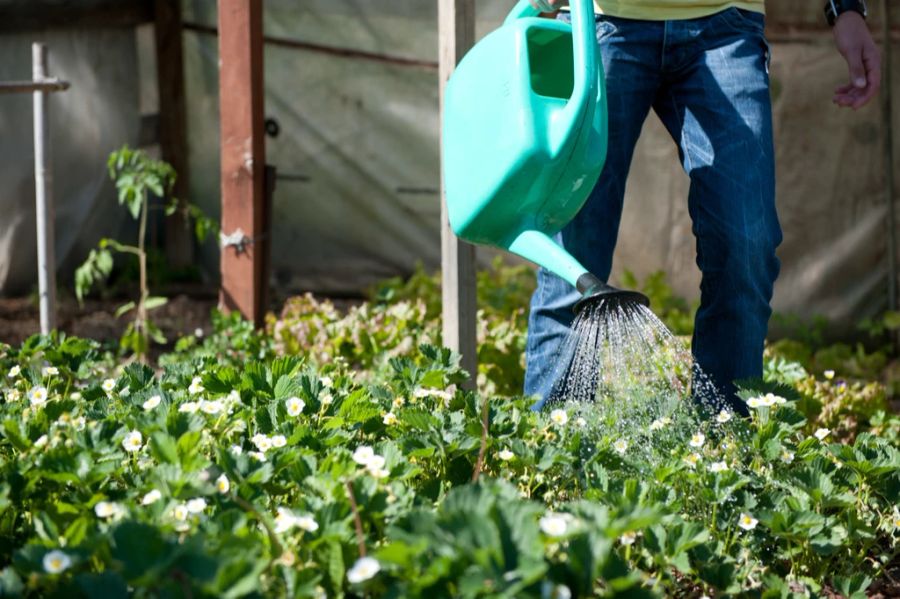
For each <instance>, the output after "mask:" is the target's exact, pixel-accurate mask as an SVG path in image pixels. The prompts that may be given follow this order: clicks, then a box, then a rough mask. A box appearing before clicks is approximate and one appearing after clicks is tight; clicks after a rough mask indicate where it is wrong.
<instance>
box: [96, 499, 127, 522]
mask: <svg viewBox="0 0 900 599" xmlns="http://www.w3.org/2000/svg"><path fill="white" fill-rule="evenodd" d="M123 511H124V510H123V509H122V506H120V505H119V504H118V503H114V502H112V501H99V502H97V505H95V506H94V513H95V514H97V517H98V518H114V517H117V516H121V515H122V513H123Z"/></svg>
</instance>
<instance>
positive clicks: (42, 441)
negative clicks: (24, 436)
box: [34, 435, 50, 449]
mask: <svg viewBox="0 0 900 599" xmlns="http://www.w3.org/2000/svg"><path fill="white" fill-rule="evenodd" d="M49 440H50V439H49V438H48V437H47V435H41V436H40V437H38V438H37V440H36V441H35V442H34V446H35V447H37V448H38V449H40V448H41V447H43V446H44V445H46V444H47V441H49Z"/></svg>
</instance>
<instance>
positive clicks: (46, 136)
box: [31, 43, 56, 335]
mask: <svg viewBox="0 0 900 599" xmlns="http://www.w3.org/2000/svg"><path fill="white" fill-rule="evenodd" d="M31 64H32V79H33V80H34V81H35V82H42V81H44V80H45V79H47V78H48V69H47V46H46V45H45V44H41V43H35V44H32V46H31ZM49 93H50V92H47V91H36V92H34V94H33V97H34V196H35V208H36V220H37V246H38V247H37V250H38V251H37V253H38V290H39V294H40V312H41V334H42V335H47V334H49V333H50V331H52V330H53V329H55V328H56V256H55V254H54V252H55V249H54V243H53V240H54V226H53V225H54V220H55V219H56V210H55V209H54V207H53V177H52V173H51V172H50V129H49V127H48V124H47V97H48V95H49Z"/></svg>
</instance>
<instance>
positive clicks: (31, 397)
mask: <svg viewBox="0 0 900 599" xmlns="http://www.w3.org/2000/svg"><path fill="white" fill-rule="evenodd" d="M47 396H48V393H47V388H46V387H41V386H40V385H38V386H37V387H32V388H31V389H30V390H29V391H28V401H30V402H31V405H33V406H42V405H44V404H45V403H47Z"/></svg>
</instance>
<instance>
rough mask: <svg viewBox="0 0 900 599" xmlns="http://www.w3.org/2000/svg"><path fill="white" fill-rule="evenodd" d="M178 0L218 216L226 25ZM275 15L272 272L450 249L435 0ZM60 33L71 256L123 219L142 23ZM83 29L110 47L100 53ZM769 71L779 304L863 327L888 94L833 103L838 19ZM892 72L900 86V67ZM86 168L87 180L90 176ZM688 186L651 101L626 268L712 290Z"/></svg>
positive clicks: (8, 122)
mask: <svg viewBox="0 0 900 599" xmlns="http://www.w3.org/2000/svg"><path fill="white" fill-rule="evenodd" d="M184 4H185V6H184V18H185V22H186V24H187V28H186V30H185V33H184V42H185V73H186V85H187V97H188V123H189V124H188V127H189V130H188V143H189V161H190V168H191V176H190V181H191V190H190V192H191V199H192V200H193V201H195V202H197V203H199V204H200V205H201V206H202V207H203V208H204V209H205V210H206V211H207V212H209V213H210V214H212V215H215V216H218V214H219V212H220V207H219V201H220V200H219V180H218V178H219V163H218V78H217V65H218V55H217V39H216V37H215V34H214V33H213V32H211V31H210V29H211V28H214V27H215V25H216V18H215V5H214V3H211V2H207V1H205V0H185V3H184ZM511 4H512V3H511V1H509V0H479V1H478V2H476V6H477V10H478V12H477V35H479V36H480V35H483V34H484V33H486V32H487V31H489V30H490V29H491V28H493V27H495V26H496V25H498V24H499V23H500V21H501V19H502V17H503V16H504V14H505V12H506V11H507V10H508V9H509V7H510V6H511ZM265 33H266V36H267V37H268V38H269V40H270V41H269V42H268V43H267V44H266V49H265V86H266V87H265V93H266V116H267V117H268V118H270V119H273V120H274V121H276V122H277V123H278V125H279V133H278V135H277V136H276V137H269V138H268V139H267V154H268V162H269V163H270V164H273V165H275V166H276V167H277V169H278V173H279V178H278V180H277V185H276V190H275V195H274V204H273V223H274V228H273V230H272V232H271V234H272V242H273V248H274V251H273V279H274V282H275V283H276V284H277V285H279V286H280V287H282V288H285V289H289V290H295V291H299V290H307V289H308V290H314V291H319V292H325V293H354V292H358V291H359V290H361V289H363V288H365V287H366V286H367V285H369V284H371V283H373V282H375V281H377V280H379V279H382V278H384V277H387V276H393V275H396V274H403V273H408V272H410V271H411V270H412V269H413V268H414V265H415V264H416V262H419V261H421V262H423V263H424V264H425V265H426V267H428V268H437V267H438V265H439V261H440V240H439V237H440V235H439V227H438V221H439V214H440V211H439V204H438V188H439V185H438V183H439V153H438V112H437V103H438V85H437V84H438V81H437V79H438V77H437V68H436V62H437V3H436V2H423V1H421V0H366V1H363V0H307V1H305V2H303V3H296V2H290V1H288V0H267V1H266V3H265ZM54 35H59V36H60V37H61V38H62V39H71V40H72V42H71V43H72V44H74V46H76V47H77V48H78V49H73V50H72V51H70V52H68V55H69V56H67V61H66V62H65V63H61V62H57V63H55V64H51V70H52V72H54V73H57V74H59V75H60V76H65V77H68V78H71V79H73V80H75V79H76V74H77V76H78V77H79V78H84V77H89V78H90V79H91V80H93V81H94V82H95V86H96V87H95V88H94V90H93V92H92V93H91V95H90V97H89V98H87V97H85V96H76V95H75V92H76V90H77V88H76V87H73V90H72V91H70V92H66V93H67V94H70V93H71V94H72V95H71V96H66V97H65V98H63V97H59V98H56V99H55V100H54V104H52V105H51V108H52V109H53V113H54V118H56V119H59V118H61V116H62V114H63V113H64V112H65V111H66V110H68V111H69V112H68V116H67V117H66V123H67V129H68V130H67V131H65V134H63V132H62V128H56V129H55V130H54V165H55V173H56V189H57V194H56V195H57V201H58V204H59V205H60V206H61V208H60V214H59V218H60V224H58V231H59V235H60V236H62V235H65V234H68V235H70V236H71V240H70V241H69V242H68V243H63V242H62V241H61V242H60V244H59V247H58V253H59V254H60V257H61V258H65V259H66V260H67V261H64V262H62V264H74V263H75V262H73V258H71V254H72V253H73V252H76V251H82V253H83V251H84V250H83V248H86V247H88V246H90V245H91V244H93V243H95V242H96V240H97V238H98V237H99V236H100V234H101V233H100V232H101V230H103V231H107V232H109V231H110V230H113V229H115V228H116V226H117V225H116V224H115V223H113V222H112V221H113V220H114V218H115V217H114V216H113V213H112V211H110V210H109V202H113V201H114V200H112V190H111V185H110V184H109V183H108V182H106V181H105V173H104V171H103V167H102V165H103V162H104V159H105V155H106V153H107V152H108V150H109V149H111V147H115V146H116V145H118V144H119V143H121V142H123V141H128V140H129V139H132V138H133V137H134V136H135V135H136V130H137V108H136V105H137V99H136V92H135V91H134V90H133V87H134V86H135V85H136V83H135V81H134V77H135V75H134V73H133V71H134V69H133V68H132V67H131V66H130V62H133V61H134V60H135V57H134V53H133V50H132V48H133V43H132V42H129V41H128V40H127V39H119V37H121V38H127V37H128V36H127V35H126V34H125V33H124V32H109V33H104V34H102V35H101V36H100V37H101V39H99V40H96V41H95V38H96V37H98V34H97V33H96V32H91V34H90V35H87V34H85V35H82V36H80V37H79V36H78V35H77V34H74V33H72V34H63V33H61V34H54ZM104 36H105V37H104ZM293 42H301V43H303V44H308V45H309V44H311V45H318V46H323V47H326V48H334V49H340V50H341V51H346V50H350V51H351V52H350V53H349V54H348V53H346V52H344V53H343V54H340V53H336V52H328V51H323V50H322V49H321V48H320V49H315V48H310V47H308V46H307V47H297V45H296V44H293ZM79 43H80V44H81V45H83V46H84V47H85V48H95V47H96V48H97V50H96V52H95V54H91V53H90V52H89V51H88V50H87V49H81V46H79V45H78V44H79ZM16 44H19V46H20V47H19V46H16ZM52 44H53V41H52V40H51V51H53V49H52ZM14 47H16V48H19V49H17V50H15V52H17V53H18V54H17V55H21V56H22V58H21V59H17V60H16V61H15V64H13V61H12V60H11V59H10V58H8V56H10V55H11V52H12V49H13V48H14ZM0 48H9V49H10V52H9V53H4V54H3V56H4V59H3V64H2V65H0V68H2V69H3V70H2V71H0V73H2V76H3V77H4V78H13V77H12V76H13V74H14V73H13V69H14V68H15V69H18V71H16V72H17V73H18V75H17V77H18V78H22V77H23V76H24V75H26V74H27V69H28V65H29V59H28V55H27V52H28V50H27V43H26V40H25V39H24V38H23V39H21V40H19V39H18V38H17V37H15V36H13V37H8V36H7V37H2V38H0ZM100 48H103V49H104V50H105V51H104V50H100ZM122 48H124V49H125V51H120V50H121V49H122ZM111 49H114V51H110V50H111ZM366 53H368V54H366ZM61 54H62V53H59V52H54V55H55V56H60V55H61ZM99 54H102V56H100V55H99ZM370 55H382V56H388V57H396V58H400V59H403V60H401V61H392V60H390V59H387V60H385V59H376V58H373V57H372V56H370ZM20 63H21V64H20ZM896 64H900V61H895V65H896ZM116 69H118V71H116ZM104 70H105V71H110V70H112V71H116V72H118V73H119V75H118V78H117V77H113V76H104V75H103V74H102V73H103V72H104ZM90 73H93V74H90ZM771 75H772V81H773V86H772V87H773V97H774V100H775V101H774V111H775V123H776V147H777V160H778V165H777V169H778V183H777V186H778V204H779V212H780V217H781V222H782V226H783V229H784V233H785V241H784V243H783V244H782V246H781V248H780V249H779V255H780V257H781V259H782V272H781V277H780V279H779V282H778V284H777V286H776V295H775V299H774V307H775V309H776V310H777V311H781V312H795V313H799V314H801V315H803V316H809V315H812V314H824V315H825V316H828V317H829V318H832V319H835V320H837V321H839V322H841V323H843V324H844V325H845V326H846V328H848V329H849V328H850V327H852V325H853V324H854V323H855V322H857V321H858V319H860V318H862V317H864V316H866V315H870V314H873V313H875V312H876V311H877V310H878V309H880V308H883V307H884V305H885V301H886V300H885V297H886V270H885V269H886V253H885V247H886V243H885V241H886V232H885V224H884V223H885V218H884V217H885V209H884V198H883V193H882V180H883V179H882V159H881V145H880V144H881V137H880V122H879V110H878V106H877V103H873V104H872V105H870V106H869V107H867V108H865V109H864V110H861V111H858V112H855V113H854V112H852V111H840V110H838V109H837V108H835V107H834V106H832V104H831V102H830V98H831V92H832V90H833V88H834V87H835V86H836V85H838V84H840V83H842V82H843V81H844V80H845V79H846V69H845V67H844V65H843V64H842V61H841V59H840V57H839V56H838V55H837V52H836V51H835V49H834V47H833V45H832V44H831V43H830V40H829V39H828V38H827V37H824V36H823V37H822V41H821V42H818V41H817V42H815V43H773V44H772V64H771ZM894 81H895V82H897V86H898V90H896V92H897V93H900V76H895V77H894ZM101 86H102V87H101ZM79 93H80V92H79ZM0 101H2V102H9V99H8V98H0ZM15 102H16V104H15V108H14V109H12V110H11V109H9V108H7V107H5V108H4V110H3V111H0V123H2V124H3V126H4V129H3V132H4V134H3V139H4V141H3V144H2V151H3V158H4V162H3V165H2V167H0V168H3V173H4V174H5V175H6V178H5V179H4V180H6V181H18V183H15V184H13V185H12V186H6V187H5V188H4V190H3V192H0V194H2V195H0V208H3V209H4V211H5V212H4V214H5V215H9V218H4V219H0V252H2V254H0V255H2V256H3V259H2V260H0V291H2V292H3V293H12V292H20V291H22V290H23V289H25V290H27V287H28V286H29V285H31V284H32V283H31V281H33V280H34V276H33V274H32V273H33V272H34V270H35V268H34V250H33V248H31V247H26V246H30V244H32V243H33V233H32V231H33V220H31V221H29V220H28V219H29V218H30V216H29V215H30V214H31V212H30V211H32V210H33V209H32V208H30V206H31V204H32V197H33V196H32V194H33V184H32V183H31V177H32V175H31V170H30V169H31V158H30V155H29V153H30V148H31V141H30V102H29V101H28V100H27V99H26V98H18V99H16V100H15ZM69 102H71V106H68V108H64V106H63V104H67V103H69ZM896 104H897V103H895V105H896ZM7 106H11V105H7ZM100 115H102V116H100ZM895 122H900V114H898V115H897V118H895ZM101 125H102V126H101ZM7 126H14V128H13V129H12V132H13V133H12V137H13V139H15V140H16V141H15V143H13V144H11V143H8V142H7V140H8V139H9V137H7V133H6V132H7V131H8V129H7V128H6V127H7ZM85 132H88V133H89V134H88V135H85ZM91 132H93V135H91ZM60 136H63V139H58V138H59V137H60ZM88 163H90V165H91V166H90V168H88V167H87V164H88ZM63 165H66V166H63ZM68 165H71V167H68ZM61 168H69V170H68V171H66V170H60V169H61ZM89 174H90V175H91V176H89ZM82 179H84V180H85V183H81V184H78V183H79V181H81V180H82ZM88 179H90V181H92V182H93V183H94V187H90V186H89V185H88V184H87V180H88ZM687 187H688V181H687V178H686V177H685V175H684V174H683V172H682V171H681V167H680V165H679V162H678V157H677V151H676V148H675V146H674V144H673V143H672V141H671V139H670V138H669V137H668V134H667V133H666V132H665V130H664V129H663V127H662V125H660V124H659V122H658V121H657V120H656V119H655V117H651V118H650V119H649V120H648V122H647V125H646V127H645V130H644V134H643V136H642V139H641V141H640V142H639V144H638V147H637V149H636V152H635V157H634V161H633V166H632V173H631V177H630V179H629V184H628V188H627V198H626V208H625V214H624V215H623V220H622V228H621V232H620V238H619V247H618V251H617V255H616V259H615V267H614V268H615V273H614V278H615V277H616V276H617V275H618V273H621V271H622V270H623V269H626V268H627V269H628V270H631V271H633V272H635V273H636V274H637V275H638V276H643V275H646V274H649V273H650V272H653V271H655V270H658V269H664V270H666V271H667V272H668V274H669V279H670V281H671V282H672V283H673V286H674V287H675V290H676V292H677V293H679V294H681V295H684V296H686V297H689V298H696V297H697V296H698V294H699V291H698V288H699V272H698V271H697V268H696V266H695V264H694V243H695V242H694V238H693V235H692V234H691V230H690V220H689V218H688V216H687V200H686V198H687ZM66 214H77V215H81V216H80V217H79V218H78V219H77V220H69V221H67V222H68V223H69V224H70V225H71V226H67V225H64V224H62V222H63V220H62V219H64V218H67V217H66V216H65V215H66ZM68 218H70V219H71V218H74V217H68ZM113 232H114V231H113ZM16 248H21V249H22V251H15V249H16ZM480 255H482V259H483V258H484V256H485V255H486V254H480ZM81 257H83V255H82V256H81ZM200 259H201V261H202V262H203V265H204V267H205V270H206V272H208V273H209V274H210V275H211V276H212V277H213V278H214V277H215V275H216V272H217V270H218V249H217V248H216V247H215V245H214V244H212V243H209V244H207V245H204V246H203V247H202V248H201V252H200ZM79 260H80V257H79Z"/></svg>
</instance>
